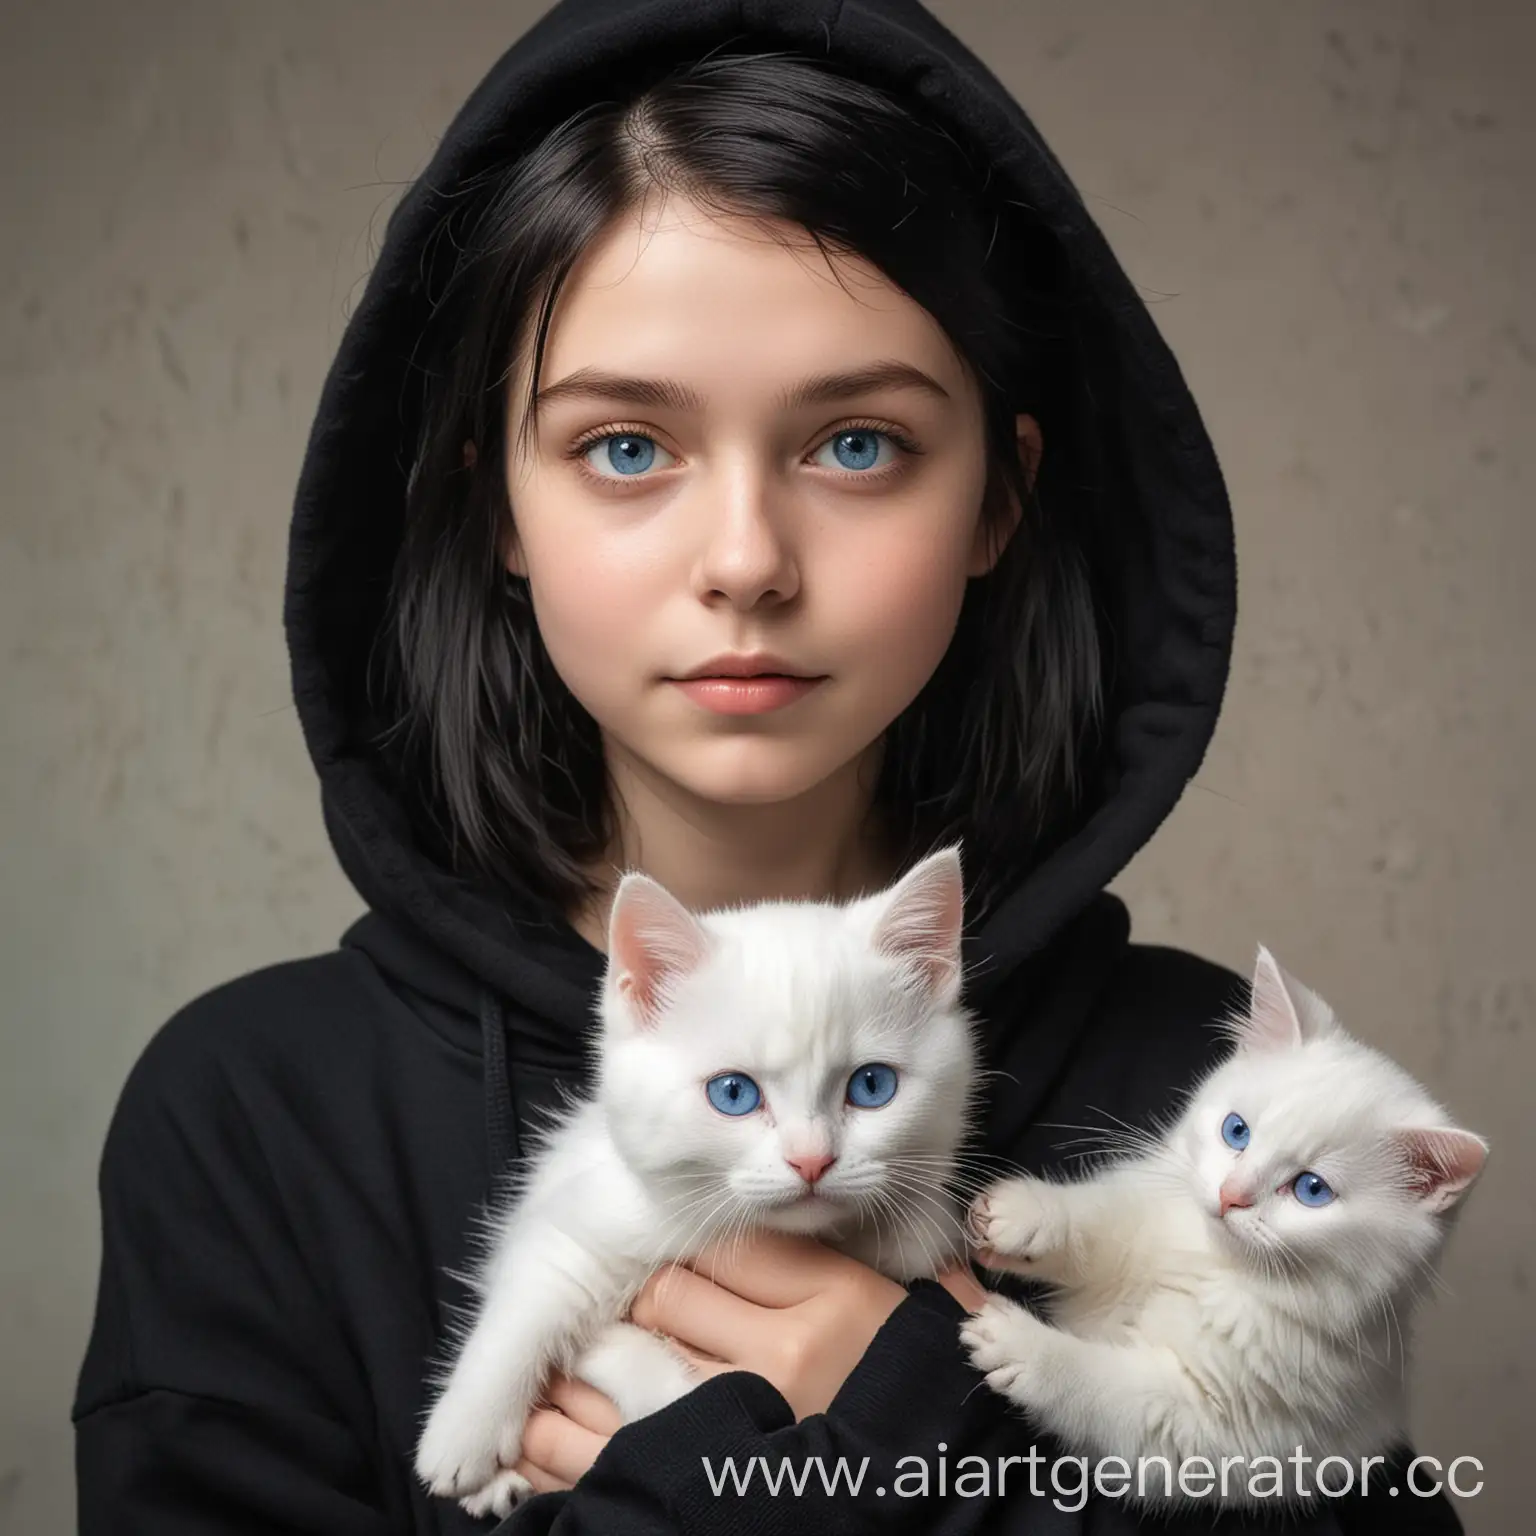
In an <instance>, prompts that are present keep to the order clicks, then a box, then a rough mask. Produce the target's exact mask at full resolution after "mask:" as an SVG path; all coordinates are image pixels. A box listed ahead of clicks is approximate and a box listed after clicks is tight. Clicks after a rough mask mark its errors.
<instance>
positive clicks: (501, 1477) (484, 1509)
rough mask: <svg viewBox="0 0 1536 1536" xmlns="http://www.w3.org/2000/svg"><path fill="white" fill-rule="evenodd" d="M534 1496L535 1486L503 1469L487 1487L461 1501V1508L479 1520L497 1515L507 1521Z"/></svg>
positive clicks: (512, 1472)
mask: <svg viewBox="0 0 1536 1536" xmlns="http://www.w3.org/2000/svg"><path fill="white" fill-rule="evenodd" d="M532 1496H533V1484H532V1483H530V1482H529V1481H528V1479H527V1478H526V1477H524V1476H523V1475H522V1473H520V1472H514V1471H513V1470H512V1469H511V1468H510V1467H503V1468H502V1469H501V1470H500V1471H499V1472H498V1473H497V1474H496V1475H495V1477H493V1478H492V1479H491V1480H490V1482H488V1483H487V1484H486V1485H485V1487H483V1488H481V1489H480V1490H479V1491H478V1492H476V1493H471V1494H468V1495H467V1496H466V1497H464V1498H462V1499H460V1500H459V1508H460V1509H462V1510H463V1511H464V1513H465V1514H467V1515H473V1516H474V1517H475V1518H476V1519H477V1520H478V1519H482V1518H483V1517H484V1516H486V1515H495V1516H496V1518H497V1519H498V1520H505V1519H506V1518H507V1516H508V1515H510V1514H511V1513H512V1511H513V1510H514V1509H516V1508H517V1506H518V1505H519V1504H521V1503H522V1501H523V1500H524V1499H527V1498H531V1497H532Z"/></svg>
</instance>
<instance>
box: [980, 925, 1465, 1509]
mask: <svg viewBox="0 0 1536 1536" xmlns="http://www.w3.org/2000/svg"><path fill="white" fill-rule="evenodd" d="M1232 1033H1233V1035H1234V1037H1235V1050H1234V1051H1233V1053H1232V1054H1231V1056H1229V1057H1228V1058H1227V1059H1226V1060H1225V1061H1223V1062H1222V1063H1221V1064H1220V1065H1218V1066H1217V1067H1216V1068H1215V1069H1214V1071H1212V1072H1211V1073H1210V1074H1209V1075H1208V1076H1207V1077H1206V1078H1205V1080H1204V1081H1203V1082H1202V1083H1201V1084H1200V1085H1199V1086H1198V1087H1197V1088H1196V1089H1195V1090H1194V1092H1193V1094H1192V1095H1191V1097H1190V1099H1189V1102H1188V1104H1187V1107H1186V1108H1185V1109H1184V1111H1183V1113H1182V1115H1181V1116H1180V1118H1179V1119H1178V1121H1177V1123H1176V1124H1175V1125H1173V1127H1172V1128H1171V1129H1170V1130H1169V1131H1168V1133H1167V1135H1166V1136H1165V1137H1162V1138H1152V1137H1149V1138H1147V1140H1146V1143H1145V1145H1144V1146H1143V1147H1142V1149H1141V1150H1140V1152H1139V1155H1136V1156H1133V1157H1130V1158H1128V1159H1126V1160H1123V1161H1120V1162H1117V1163H1115V1164H1114V1165H1112V1166H1110V1167H1108V1168H1105V1169H1102V1170H1101V1171H1100V1172H1098V1173H1097V1174H1096V1175H1095V1176H1094V1177H1091V1178H1087V1179H1083V1180H1080V1181H1077V1182H1073V1183H1057V1182H1052V1181H1048V1180H1044V1179H1037V1178H1021V1179H1011V1180H1007V1181H1005V1182H1003V1183H1001V1184H999V1185H996V1186H994V1187H993V1188H992V1189H990V1190H989V1191H987V1192H986V1193H984V1194H983V1195H982V1196H981V1197H980V1198H979V1199H978V1200H977V1202H976V1203H975V1205H974V1207H973V1209H972V1215H971V1219H972V1223H973V1227H974V1230H975V1232H976V1235H977V1236H978V1238H979V1239H980V1240H981V1242H982V1243H983V1244H984V1245H985V1248H984V1250H983V1254H982V1262H984V1263H986V1264H988V1265H989V1266H990V1267H993V1268H999V1269H1011V1270H1015V1271H1017V1272H1019V1273H1021V1274H1025V1275H1029V1276H1031V1277H1034V1278H1037V1279H1040V1280H1043V1281H1046V1282H1049V1283H1050V1285H1051V1286H1052V1287H1053V1294H1052V1295H1051V1298H1050V1300H1049V1302H1048V1310H1049V1317H1050V1321H1049V1322H1045V1321H1042V1320H1041V1318H1039V1317H1038V1316H1036V1315H1035V1314H1034V1313H1033V1312H1031V1311H1029V1310H1027V1309H1026V1308H1024V1307H1022V1306H1020V1305H1018V1304H1017V1303H1015V1302H1013V1301H1009V1300H1007V1299H1005V1298H1003V1297H996V1298H994V1299H992V1300H991V1301H989V1302H988V1303H987V1305H986V1306H985V1307H984V1308H983V1309H982V1310H981V1311H980V1312H978V1313H976V1314H975V1315H974V1316H973V1317H971V1318H970V1319H969V1320H968V1321H967V1323H966V1324H965V1325H964V1328H963V1330H962V1336H963V1337H964V1339H965V1342H966V1344H967V1345H968V1347H969V1349H970V1351H971V1358H972V1360H973V1362H974V1363H975V1364H976V1365H977V1366H978V1367H979V1368H980V1369H982V1370H983V1371H985V1372H987V1373H988V1375H987V1379H988V1381H989V1382H990V1383H991V1384H992V1386H993V1387H994V1388H995V1389H996V1390H997V1391H999V1392H1001V1393H1003V1394H1004V1395H1005V1396H1007V1397H1009V1398H1010V1399H1012V1400H1013V1401H1014V1402H1016V1403H1018V1404H1019V1405H1020V1406H1022V1407H1024V1408H1026V1409H1028V1410H1029V1412H1030V1414H1031V1415H1032V1416H1033V1418H1034V1419H1035V1420H1036V1422H1038V1423H1039V1424H1040V1425H1041V1426H1042V1427H1043V1428H1045V1429H1047V1430H1049V1431H1050V1432H1051V1433H1053V1434H1055V1435H1056V1436H1058V1437H1059V1438H1060V1439H1061V1440H1062V1441H1064V1442H1065V1443H1066V1444H1067V1445H1068V1446H1069V1447H1070V1448H1071V1449H1072V1450H1073V1451H1074V1452H1079V1453H1081V1452H1087V1453H1090V1454H1092V1455H1095V1456H1097V1457H1101V1458H1106V1457H1118V1458H1121V1459H1123V1460H1124V1461H1126V1462H1127V1463H1129V1464H1130V1465H1131V1466H1132V1467H1133V1468H1134V1467H1135V1464H1136V1462H1137V1459H1138V1458H1153V1457H1161V1458H1164V1459H1165V1460H1166V1462H1167V1464H1168V1466H1169V1468H1171V1471H1172V1474H1173V1480H1172V1487H1171V1488H1170V1479H1169V1478H1168V1477H1167V1474H1166V1473H1165V1471H1164V1470H1163V1468H1162V1467H1161V1466H1157V1465H1152V1466H1151V1468H1150V1474H1149V1475H1150V1480H1149V1481H1148V1482H1147V1483H1145V1484H1141V1485H1139V1486H1138V1485H1133V1486H1132V1488H1131V1489H1130V1496H1131V1497H1136V1496H1137V1495H1138V1493H1141V1494H1142V1495H1143V1496H1144V1497H1146V1498H1149V1499H1154V1500H1158V1501H1161V1500H1162V1499H1163V1498H1165V1497H1167V1496H1169V1494H1170V1493H1171V1496H1172V1497H1173V1498H1174V1499H1175V1500H1180V1499H1181V1498H1182V1497H1183V1496H1184V1495H1183V1494H1182V1493H1181V1489H1180V1485H1178V1483H1177V1481H1176V1479H1177V1477H1178V1472H1179V1467H1180V1465H1181V1463H1184V1462H1188V1461H1190V1460H1191V1459H1192V1458H1195V1457H1204V1458H1206V1460H1207V1462H1208V1463H1209V1464H1210V1466H1211V1467H1212V1469H1219V1468H1220V1466H1221V1459H1222V1458H1223V1457H1232V1458H1240V1460H1238V1461H1237V1462H1236V1465H1235V1470H1233V1472H1232V1476H1231V1477H1230V1479H1229V1481H1228V1482H1227V1486H1226V1489H1225V1491H1224V1492H1223V1491H1222V1490H1221V1489H1219V1488H1211V1489H1210V1490H1209V1492H1208V1493H1206V1494H1205V1495H1204V1497H1205V1498H1207V1499H1209V1502H1211V1503H1212V1504H1216V1503H1232V1504H1242V1503H1251V1502H1260V1501H1263V1502H1265V1503H1267V1504H1268V1505H1269V1506H1270V1507H1273V1505H1274V1504H1275V1502H1277V1499H1278V1498H1279V1497H1284V1496H1288V1495H1290V1494H1292V1493H1294V1492H1295V1491H1296V1480H1297V1476H1298V1474H1299V1473H1300V1468H1298V1467H1297V1466H1296V1464H1295V1463H1294V1462H1291V1463H1287V1462H1286V1458H1289V1457H1292V1456H1293V1455H1294V1453H1295V1452H1296V1451H1297V1449H1298V1448H1301V1449H1302V1450H1303V1452H1304V1453H1305V1454H1306V1455H1307V1456H1309V1457H1311V1458H1312V1465H1313V1466H1314V1467H1315V1466H1316V1463H1317V1461H1318V1460H1319V1459H1320V1458H1322V1457H1328V1456H1342V1457H1345V1458H1347V1459H1348V1460H1349V1462H1350V1463H1351V1475H1352V1476H1353V1477H1356V1478H1359V1477H1360V1476H1361V1472H1360V1468H1361V1465H1362V1458H1364V1457H1366V1456H1369V1455H1372V1454H1378V1453H1381V1452H1385V1451H1387V1450H1388V1449H1390V1448H1391V1447H1393V1446H1394V1445H1395V1444H1397V1443H1398V1442H1400V1441H1401V1440H1403V1439H1404V1438H1405V1431H1406V1425H1405V1416H1406V1406H1405V1403H1404V1390H1403V1389H1404V1358H1403V1351H1404V1330H1405V1329H1406V1326H1407V1312H1408V1309H1409V1307H1410V1306H1411V1304H1412V1302H1413V1300H1414V1298H1415V1296H1416V1294H1417V1293H1418V1292H1419V1291H1420V1290H1421V1289H1422V1288H1423V1286H1424V1284H1425V1283H1426V1281H1427V1279H1428V1278H1429V1275H1430V1271H1431V1269H1432V1266H1433V1264H1434V1262H1435V1259H1436V1257H1437V1255H1438V1253H1439V1251H1440V1248H1441V1246H1442V1244H1443V1242H1444V1240H1445V1236H1446V1231H1447V1225H1448V1220H1449V1216H1450V1213H1451V1212H1452V1211H1453V1208H1455V1207H1456V1205H1457V1202H1458V1201H1459V1200H1460V1199H1461V1197H1462V1196H1463V1195H1464V1194H1465V1193H1466V1191H1467V1189H1468V1188H1469V1187H1470V1185H1471V1184H1472V1182H1473V1180H1474V1179H1475V1178H1476V1177H1477V1175H1478V1174H1479V1172H1481V1170H1482V1167H1483V1163H1484V1159H1485V1157H1486V1155H1487V1150H1488V1148H1487V1144H1486V1143H1485V1142H1484V1141H1483V1140H1482V1139H1481V1138H1480V1137H1478V1136H1475V1135H1473V1134H1472V1133H1471V1132H1470V1131H1465V1130H1461V1129H1459V1128H1457V1127H1456V1126H1455V1125H1453V1124H1452V1123H1451V1121H1450V1118H1449V1116H1448V1115H1447V1114H1446V1113H1445V1111H1444V1110H1443V1109H1442V1108H1441V1107H1440V1105H1439V1104H1437V1103H1436V1102H1435V1101H1434V1100H1433V1099H1432V1098H1431V1097H1430V1096H1429V1095H1428V1094H1427V1093H1426V1092H1425V1091H1424V1089H1423V1088H1421V1087H1420V1086H1419V1084H1418V1083H1417V1082H1415V1081H1414V1080H1413V1078H1412V1077H1410V1076H1409V1074H1408V1073H1407V1072H1405V1071H1404V1070H1403V1069H1402V1068H1401V1067H1399V1066H1398V1065H1396V1063H1394V1062H1392V1061H1391V1060H1389V1059H1388V1058H1387V1057H1386V1056H1384V1055H1382V1054H1381V1052H1379V1051H1377V1050H1374V1049H1372V1048H1371V1047H1369V1046H1367V1045H1365V1044H1363V1043H1362V1042H1360V1041H1358V1040H1355V1039H1353V1038H1352V1037H1351V1036H1349V1035H1348V1034H1346V1033H1345V1031H1344V1030H1343V1029H1342V1028H1341V1027H1340V1025H1339V1022H1338V1020H1337V1019H1336V1018H1335V1016H1334V1014H1333V1012H1332V1010H1331V1009H1330V1008H1329V1007H1328V1005H1327V1004H1326V1003H1324V1002H1323V1000H1322V999H1321V998H1319V997H1318V996H1317V995H1316V994H1315V993H1313V992H1311V991H1309V990H1308V989H1307V988H1306V987H1304V986H1302V985H1301V984H1300V983H1299V982H1297V981H1295V980H1294V979H1293V978H1291V977H1289V976H1287V975H1286V974H1285V973H1284V972H1283V971H1282V970H1281V969H1280V967H1279V966H1278V965H1277V964H1276V963H1275V961H1274V959H1273V957H1272V956H1271V955H1270V954H1269V952H1268V951H1267V950H1264V949H1260V951H1259V958H1258V964H1257V968H1256V970H1255V973H1254V977H1253V988H1252V1003H1251V1006H1250V1007H1249V1009H1248V1010H1247V1011H1246V1013H1245V1014H1244V1015H1243V1016H1241V1017H1240V1018H1238V1019H1235V1020H1233V1021H1232ZM1256 1463H1261V1464H1260V1465H1257V1466H1256ZM1277 1463H1278V1464H1279V1465H1278V1467H1277V1465H1276V1464H1277ZM1194 1470H1195V1472H1196V1474H1197V1480H1196V1481H1195V1483H1194V1487H1195V1488H1196V1489H1200V1488H1201V1487H1202V1486H1203V1485H1202V1482H1201V1481H1200V1480H1199V1479H1200V1478H1203V1471H1202V1469H1200V1468H1198V1467H1196V1468H1195V1469H1194ZM1330 1470H1331V1472H1332V1481H1331V1482H1330V1484H1329V1486H1330V1487H1333V1486H1334V1485H1335V1484H1339V1483H1341V1482H1342V1478H1343V1470H1342V1469H1340V1468H1338V1467H1334V1468H1332V1469H1330ZM1115 1471H1116V1475H1117V1476H1119V1475H1121V1474H1120V1473H1119V1471H1118V1469H1115ZM1138 1476H1139V1474H1138ZM1302 1476H1303V1479H1304V1482H1305V1486H1307V1487H1311V1486H1315V1485H1314V1483H1313V1480H1311V1479H1309V1478H1305V1475H1304V1474H1302ZM1357 1486H1358V1484H1357ZM1194 1497H1196V1498H1199V1497H1201V1494H1199V1493H1196V1494H1195V1495H1194Z"/></svg>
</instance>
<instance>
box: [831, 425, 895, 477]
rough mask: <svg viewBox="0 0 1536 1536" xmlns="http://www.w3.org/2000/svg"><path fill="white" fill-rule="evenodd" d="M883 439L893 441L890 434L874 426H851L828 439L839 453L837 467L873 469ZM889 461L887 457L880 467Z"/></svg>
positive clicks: (836, 452) (833, 449) (833, 448)
mask: <svg viewBox="0 0 1536 1536" xmlns="http://www.w3.org/2000/svg"><path fill="white" fill-rule="evenodd" d="M882 441H884V442H890V441H892V439H891V437H890V434H889V433H886V432H877V431H875V429H874V428H873V427H849V428H847V429H846V430H844V431H842V432H837V433H834V434H833V435H832V436H831V437H829V438H828V439H827V443H828V445H830V447H831V449H832V452H833V453H834V454H836V455H837V467H838V468H839V469H852V470H864V469H873V468H874V467H875V461H876V460H877V459H878V458H879V457H880V444H881V442H882ZM889 463H890V460H889V459H887V460H886V463H885V464H882V465H881V466H880V467H881V468H882V469H884V468H885V467H886V466H887V465H888V464H889Z"/></svg>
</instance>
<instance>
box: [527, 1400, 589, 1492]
mask: <svg viewBox="0 0 1536 1536" xmlns="http://www.w3.org/2000/svg"><path fill="white" fill-rule="evenodd" d="M607 1443H608V1436H607V1435H598V1434H594V1433H593V1432H592V1431H591V1430H590V1429H586V1428H584V1427H583V1426H582V1425H580V1424H577V1423H575V1422H574V1421H573V1420H571V1419H568V1418H566V1416H565V1415H564V1414H563V1413H560V1412H559V1411H558V1410H556V1409H554V1408H539V1409H536V1410H535V1411H534V1412H533V1413H531V1414H529V1415H528V1423H527V1425H526V1426H525V1428H524V1429H523V1445H522V1454H523V1460H525V1461H528V1462H531V1463H532V1464H533V1465H534V1466H535V1467H538V1468H540V1469H541V1470H542V1471H543V1472H545V1473H547V1474H548V1475H549V1476H552V1477H556V1478H559V1479H560V1480H561V1481H562V1483H563V1484H564V1485H565V1486H567V1487H569V1486H571V1485H573V1484H574V1483H575V1481H576V1479H577V1478H578V1477H580V1476H581V1474H582V1473H583V1472H585V1471H586V1470H587V1468H588V1467H590V1466H591V1465H592V1463H593V1462H594V1461H596V1460H597V1454H598V1452H599V1451H601V1450H602V1448H603V1447H604V1446H605V1445H607ZM529 1481H530V1482H532V1481H533V1479H532V1478H529Z"/></svg>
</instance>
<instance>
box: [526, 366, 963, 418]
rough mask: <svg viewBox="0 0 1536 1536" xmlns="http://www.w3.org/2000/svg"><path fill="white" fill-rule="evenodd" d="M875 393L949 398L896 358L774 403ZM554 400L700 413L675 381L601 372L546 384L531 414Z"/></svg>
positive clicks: (819, 378) (811, 382)
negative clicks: (899, 392)
mask: <svg viewBox="0 0 1536 1536" xmlns="http://www.w3.org/2000/svg"><path fill="white" fill-rule="evenodd" d="M877 389H918V390H922V391H923V392H924V393H925V394H930V395H937V396H938V397H939V398H940V399H943V400H948V399H949V391H948V390H947V389H945V388H944V386H943V385H942V384H940V383H939V382H938V380H937V379H934V378H931V377H929V375H928V374H926V373H924V372H923V370H922V369H921V368H914V367H913V366H912V364H911V363H904V362H901V361H899V360H898V359H896V358H884V359H881V360H880V361H879V362H874V363H868V364H866V365H865V366H863V367H860V368H849V369H846V370H844V371H843V372H841V373H820V374H816V375H814V376H813V377H811V378H809V379H802V380H801V381H800V382H799V383H798V384H796V385H794V386H793V387H791V388H790V389H787V390H781V391H780V392H779V397H778V403H779V406H780V408H781V409H783V410H798V409H799V408H800V407H801V406H805V405H823V404H825V403H827V402H828V401H831V400H844V399H847V398H848V397H849V396H850V395H864V394H870V393H872V392H873V391H875V390H877ZM559 400H615V401H620V402H622V403H623V404H626V405H642V406H650V407H652V408H653V409H657V410H669V411H679V412H682V411H694V412H699V411H702V410H703V409H704V397H703V396H702V395H701V394H699V392H698V391H697V390H696V389H693V388H692V387H691V386H689V385H687V384H682V383H679V382H678V381H677V380H676V379H642V378H635V377H633V376H631V375H629V374H622V373H608V372H606V371H605V370H603V369H601V368H578V369H577V370H576V372H575V373H571V374H567V375H566V376H565V378H563V379H561V380H560V381H559V382H558V383H555V384H548V385H546V386H545V387H544V388H543V389H541V390H540V391H539V392H538V394H537V395H536V396H535V397H534V410H535V411H538V410H540V409H542V408H543V407H544V406H547V405H552V404H553V403H555V402H556V401H559Z"/></svg>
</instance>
